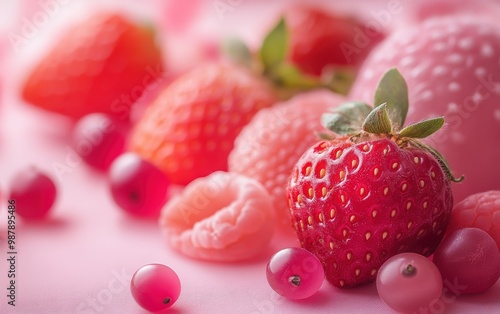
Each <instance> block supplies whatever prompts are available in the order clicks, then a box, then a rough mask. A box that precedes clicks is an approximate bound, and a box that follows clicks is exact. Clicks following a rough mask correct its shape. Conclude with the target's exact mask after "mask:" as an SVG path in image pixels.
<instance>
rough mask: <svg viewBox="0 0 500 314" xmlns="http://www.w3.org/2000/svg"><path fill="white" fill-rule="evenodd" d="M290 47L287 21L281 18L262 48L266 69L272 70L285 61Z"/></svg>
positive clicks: (262, 58)
mask: <svg viewBox="0 0 500 314" xmlns="http://www.w3.org/2000/svg"><path fill="white" fill-rule="evenodd" d="M287 45H288V35H287V29H286V23H285V19H284V18H281V19H280V21H279V22H278V24H276V26H275V27H274V28H273V29H272V30H271V32H269V34H267V36H266V37H265V38H264V42H263V43H262V46H261V48H260V58H261V61H262V63H263V65H264V68H266V69H268V68H272V67H273V66H275V65H276V64H279V63H281V62H282V61H283V60H285V57H286V51H287Z"/></svg>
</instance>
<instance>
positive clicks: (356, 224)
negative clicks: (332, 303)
mask: <svg viewBox="0 0 500 314" xmlns="http://www.w3.org/2000/svg"><path fill="white" fill-rule="evenodd" d="M288 189H289V190H288V198H289V201H290V208H291V209H290V213H291V216H292V219H293V221H294V226H295V230H296V231H297V236H298V238H299V240H300V243H301V245H302V247H304V248H305V249H307V250H309V251H311V252H313V253H314V254H315V255H316V256H317V257H318V258H319V259H320V260H321V261H322V262H323V265H324V268H325V274H326V278H327V279H328V281H329V282H331V283H332V284H333V285H335V286H337V287H351V286H355V285H358V284H362V283H365V282H369V281H373V280H374V279H375V278H376V274H377V270H378V268H379V267H380V266H381V265H382V263H383V262H384V261H386V260H387V259H388V258H389V257H391V256H393V255H394V254H397V253H400V252H415V253H420V254H423V255H430V254H431V253H432V252H433V251H434V249H435V248H436V247H437V245H438V244H439V242H440V241H441V239H442V237H443V235H444V232H445V230H446V227H447V226H448V222H449V219H450V215H451V209H452V206H453V196H452V193H451V188H450V184H449V181H448V179H447V178H446V177H445V175H444V173H443V171H442V169H441V167H440V165H439V163H438V162H437V161H436V159H435V158H434V157H433V156H432V155H430V154H429V153H427V152H424V151H421V150H417V149H414V148H408V149H400V148H399V147H398V146H397V145H396V144H395V143H394V142H393V141H391V140H389V139H380V140H374V141H369V142H362V143H360V144H352V143H347V142H346V143H343V144H338V143H337V145H336V144H335V142H328V141H323V142H320V143H318V144H317V145H315V146H313V147H312V148H311V149H309V150H308V151H306V152H305V153H304V155H303V156H302V157H301V159H300V160H299V162H298V163H297V165H296V167H295V168H294V170H293V174H292V176H291V179H290V182H289V188H288Z"/></svg>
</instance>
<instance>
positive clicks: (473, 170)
mask: <svg viewBox="0 0 500 314" xmlns="http://www.w3.org/2000/svg"><path fill="white" fill-rule="evenodd" d="M424 34H425V35H424ZM499 58H500V25H499V24H495V23H491V22H486V21H484V20H482V19H481V20H480V19H477V18H458V17H456V16H455V17H450V18H438V19H431V20H428V21H427V22H425V23H422V24H420V25H418V26H416V27H412V28H405V29H402V30H400V31H397V32H395V33H394V34H392V35H391V36H390V37H388V38H387V40H386V41H385V42H384V43H382V44H381V45H380V46H378V47H377V49H375V50H374V51H373V53H372V54H371V55H370V56H369V57H368V59H367V60H366V62H365V63H364V65H363V67H362V68H361V69H360V72H359V76H358V79H357V80H356V82H355V84H354V85H353V87H352V91H351V94H350V98H351V99H353V100H362V101H367V100H369V99H372V97H373V96H372V95H373V93H372V89H373V88H374V87H375V86H376V84H377V81H378V79H379V78H380V77H381V75H382V74H383V73H384V71H385V70H386V69H387V68H390V67H398V69H399V70H400V71H401V73H402V74H403V75H404V76H405V77H406V78H407V83H408V87H409V91H410V94H409V98H410V102H412V104H413V106H412V108H413V109H411V108H410V111H409V112H408V121H409V122H415V121H420V120H422V119H425V118H428V117H429V116H434V115H444V116H445V118H446V121H447V122H448V124H447V125H446V127H445V128H444V130H443V131H442V132H439V133H437V134H435V135H433V136H431V137H429V139H427V143H429V144H432V145H433V146H434V147H435V148H436V149H438V150H439V151H440V152H442V153H443V154H444V155H445V156H447V158H448V160H449V162H450V165H451V167H452V168H453V169H454V170H455V171H456V172H457V173H460V174H463V175H464V176H465V177H466V180H465V181H464V182H463V183H462V184H456V185H454V187H453V192H454V196H455V200H456V201H460V200H462V199H464V198H465V197H466V196H468V195H470V194H474V193H478V192H482V191H487V190H500V180H499V179H498V177H500V167H496V166H494V165H496V164H497V163H498V160H499V159H500V145H498V144H495V143H498V135H499V134H500V106H499V104H500V63H499V61H498V60H499Z"/></svg>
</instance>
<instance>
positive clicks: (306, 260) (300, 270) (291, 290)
mask: <svg viewBox="0 0 500 314" xmlns="http://www.w3.org/2000/svg"><path fill="white" fill-rule="evenodd" d="M266 275H267V281H268V282H269V285H270V286H271V288H273V290H274V291H276V292H277V293H278V294H280V295H282V296H284V297H286V298H288V299H305V298H308V297H310V296H312V295H313V294H315V293H316V292H318V290H319V288H320V287H321V285H322V284H323V281H324V279H325V272H324V270H323V266H322V265H321V262H320V261H319V259H318V258H317V257H316V256H314V254H312V253H311V252H309V251H307V250H305V249H303V248H299V247H292V248H286V249H283V250H281V251H279V252H277V253H276V254H274V255H273V256H272V257H271V259H270V260H269V263H268V264H267V269H266Z"/></svg>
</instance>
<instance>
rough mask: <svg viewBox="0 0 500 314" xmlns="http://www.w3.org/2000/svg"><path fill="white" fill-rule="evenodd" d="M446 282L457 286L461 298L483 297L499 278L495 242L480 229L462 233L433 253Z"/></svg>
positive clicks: (454, 235) (499, 262) (452, 236)
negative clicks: (463, 296)
mask: <svg viewBox="0 0 500 314" xmlns="http://www.w3.org/2000/svg"><path fill="white" fill-rule="evenodd" d="M433 261H434V264H436V266H437V267H438V269H439V270H440V271H441V274H442V275H443V280H447V281H449V282H452V283H458V285H459V286H460V289H459V291H458V292H459V293H460V294H470V293H481V292H484V291H486V290H488V289H489V288H490V287H491V286H493V285H494V284H495V283H496V282H497V280H498V278H499V277H500V252H499V250H498V246H497V244H496V242H495V240H493V238H492V237H491V236H490V235H489V234H488V233H487V232H486V231H484V230H481V229H479V228H463V229H459V230H457V231H455V232H453V233H451V234H450V235H449V236H447V237H446V238H444V240H443V241H442V242H441V244H440V245H439V246H438V247H437V249H436V251H435V252H434V258H433Z"/></svg>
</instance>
